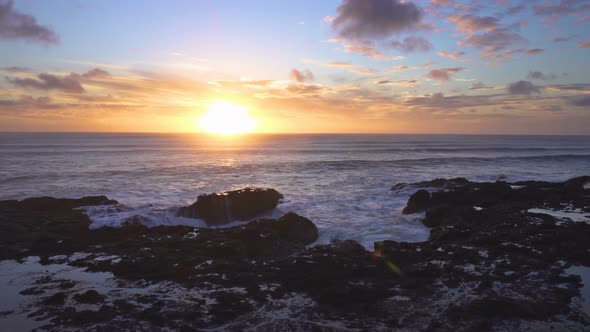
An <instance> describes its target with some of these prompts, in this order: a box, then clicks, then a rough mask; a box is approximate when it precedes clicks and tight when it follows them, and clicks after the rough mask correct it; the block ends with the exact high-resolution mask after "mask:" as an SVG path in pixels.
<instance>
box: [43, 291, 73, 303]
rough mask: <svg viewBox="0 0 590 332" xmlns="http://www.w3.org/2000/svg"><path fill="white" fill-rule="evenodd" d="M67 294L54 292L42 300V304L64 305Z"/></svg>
mask: <svg viewBox="0 0 590 332" xmlns="http://www.w3.org/2000/svg"><path fill="white" fill-rule="evenodd" d="M67 298H68V296H67V294H66V293H64V292H58V293H55V294H53V295H51V296H49V297H47V298H45V300H43V304H45V305H51V306H57V305H64V304H65V303H66V300H67Z"/></svg>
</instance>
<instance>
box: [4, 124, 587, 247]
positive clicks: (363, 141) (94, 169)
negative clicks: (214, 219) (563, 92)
mask: <svg viewBox="0 0 590 332" xmlns="http://www.w3.org/2000/svg"><path fill="white" fill-rule="evenodd" d="M0 156H1V158H0V200H5V199H23V198H27V197H33V196H53V197H67V198H74V197H81V196H88V195H107V196H108V197H109V198H112V199H116V200H118V201H119V202H120V203H121V205H120V206H117V207H97V208H89V209H87V210H86V212H87V213H88V215H89V216H90V218H91V220H92V226H91V227H93V228H96V227H102V226H107V225H108V226H117V225H119V224H120V223H121V222H122V221H123V220H125V219H126V218H129V217H132V216H135V215H140V216H143V217H145V218H146V223H147V224H148V225H149V226H155V225H175V224H182V225H193V226H195V227H203V226H205V224H204V222H203V221H201V220H195V219H187V218H179V217H176V216H175V211H176V209H177V208H178V207H179V206H182V205H187V204H190V203H192V202H194V201H195V200H196V198H197V196H198V195H200V194H203V193H212V192H220V191H227V190H233V189H239V188H245V187H270V188H275V189H277V190H278V191H279V192H281V193H282V194H283V195H284V196H285V199H284V201H283V202H282V203H281V204H280V205H279V206H278V207H277V209H276V210H275V211H272V212H270V213H268V214H267V215H265V216H268V217H278V216H280V215H282V214H284V213H286V212H289V211H293V212H296V213H298V214H300V215H302V216H305V217H307V218H309V219H311V220H312V221H313V222H314V223H315V224H316V225H317V226H318V228H319V230H320V238H319V240H318V242H317V243H329V242H330V241H331V240H333V239H354V240H357V241H359V242H360V243H362V244H363V245H364V246H365V247H367V248H368V249H371V248H372V246H373V242H375V241H380V240H385V239H391V240H397V241H408V242H411V241H422V240H426V239H427V238H428V234H429V231H428V229H426V228H425V227H424V226H423V225H422V224H421V223H420V222H419V221H418V220H417V218H420V215H419V214H418V215H412V216H404V215H402V214H401V209H402V208H403V206H404V205H405V203H406V201H407V199H408V197H409V195H410V194H411V193H412V192H413V190H414V189H411V188H408V189H406V190H402V191H400V192H396V191H392V190H391V187H392V186H393V185H395V184H396V183H399V182H416V181H423V180H431V179H434V178H441V177H442V178H451V177H465V178H467V179H469V180H476V181H495V180H497V179H502V180H506V181H519V180H532V179H534V180H548V181H562V180H565V179H568V178H571V177H575V176H580V175H588V174H589V173H590V137H589V136H483V135H357V134H354V135H353V134H346V135H344V134H343V135H319V134H318V135H315V134H314V135H307V134H300V135H291V134H267V135H263V134H260V135H244V136H233V137H217V136H210V135H202V134H120V133H105V134H99V133H92V134H86V133H0ZM239 223H240V222H234V223H232V224H231V225H236V224H239Z"/></svg>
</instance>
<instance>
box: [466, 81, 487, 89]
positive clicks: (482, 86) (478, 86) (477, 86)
mask: <svg viewBox="0 0 590 332" xmlns="http://www.w3.org/2000/svg"><path fill="white" fill-rule="evenodd" d="M491 88H492V87H491V86H487V85H485V84H484V83H483V82H475V83H473V84H472V85H471V87H470V88H469V90H487V89H491Z"/></svg>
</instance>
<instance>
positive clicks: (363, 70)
mask: <svg viewBox="0 0 590 332" xmlns="http://www.w3.org/2000/svg"><path fill="white" fill-rule="evenodd" d="M304 62H307V63H313V64H316V65H319V66H322V67H328V68H343V69H346V70H347V71H348V72H350V73H353V74H358V75H372V74H373V71H372V70H370V69H367V68H355V67H354V65H353V64H352V63H350V62H340V61H332V62H320V61H317V60H313V59H305V61H304Z"/></svg>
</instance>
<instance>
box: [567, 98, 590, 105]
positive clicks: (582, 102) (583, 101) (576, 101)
mask: <svg viewBox="0 0 590 332" xmlns="http://www.w3.org/2000/svg"><path fill="white" fill-rule="evenodd" d="M571 103H572V104H573V105H575V106H590V95H584V96H580V97H575V98H573V99H572V100H571Z"/></svg>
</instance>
